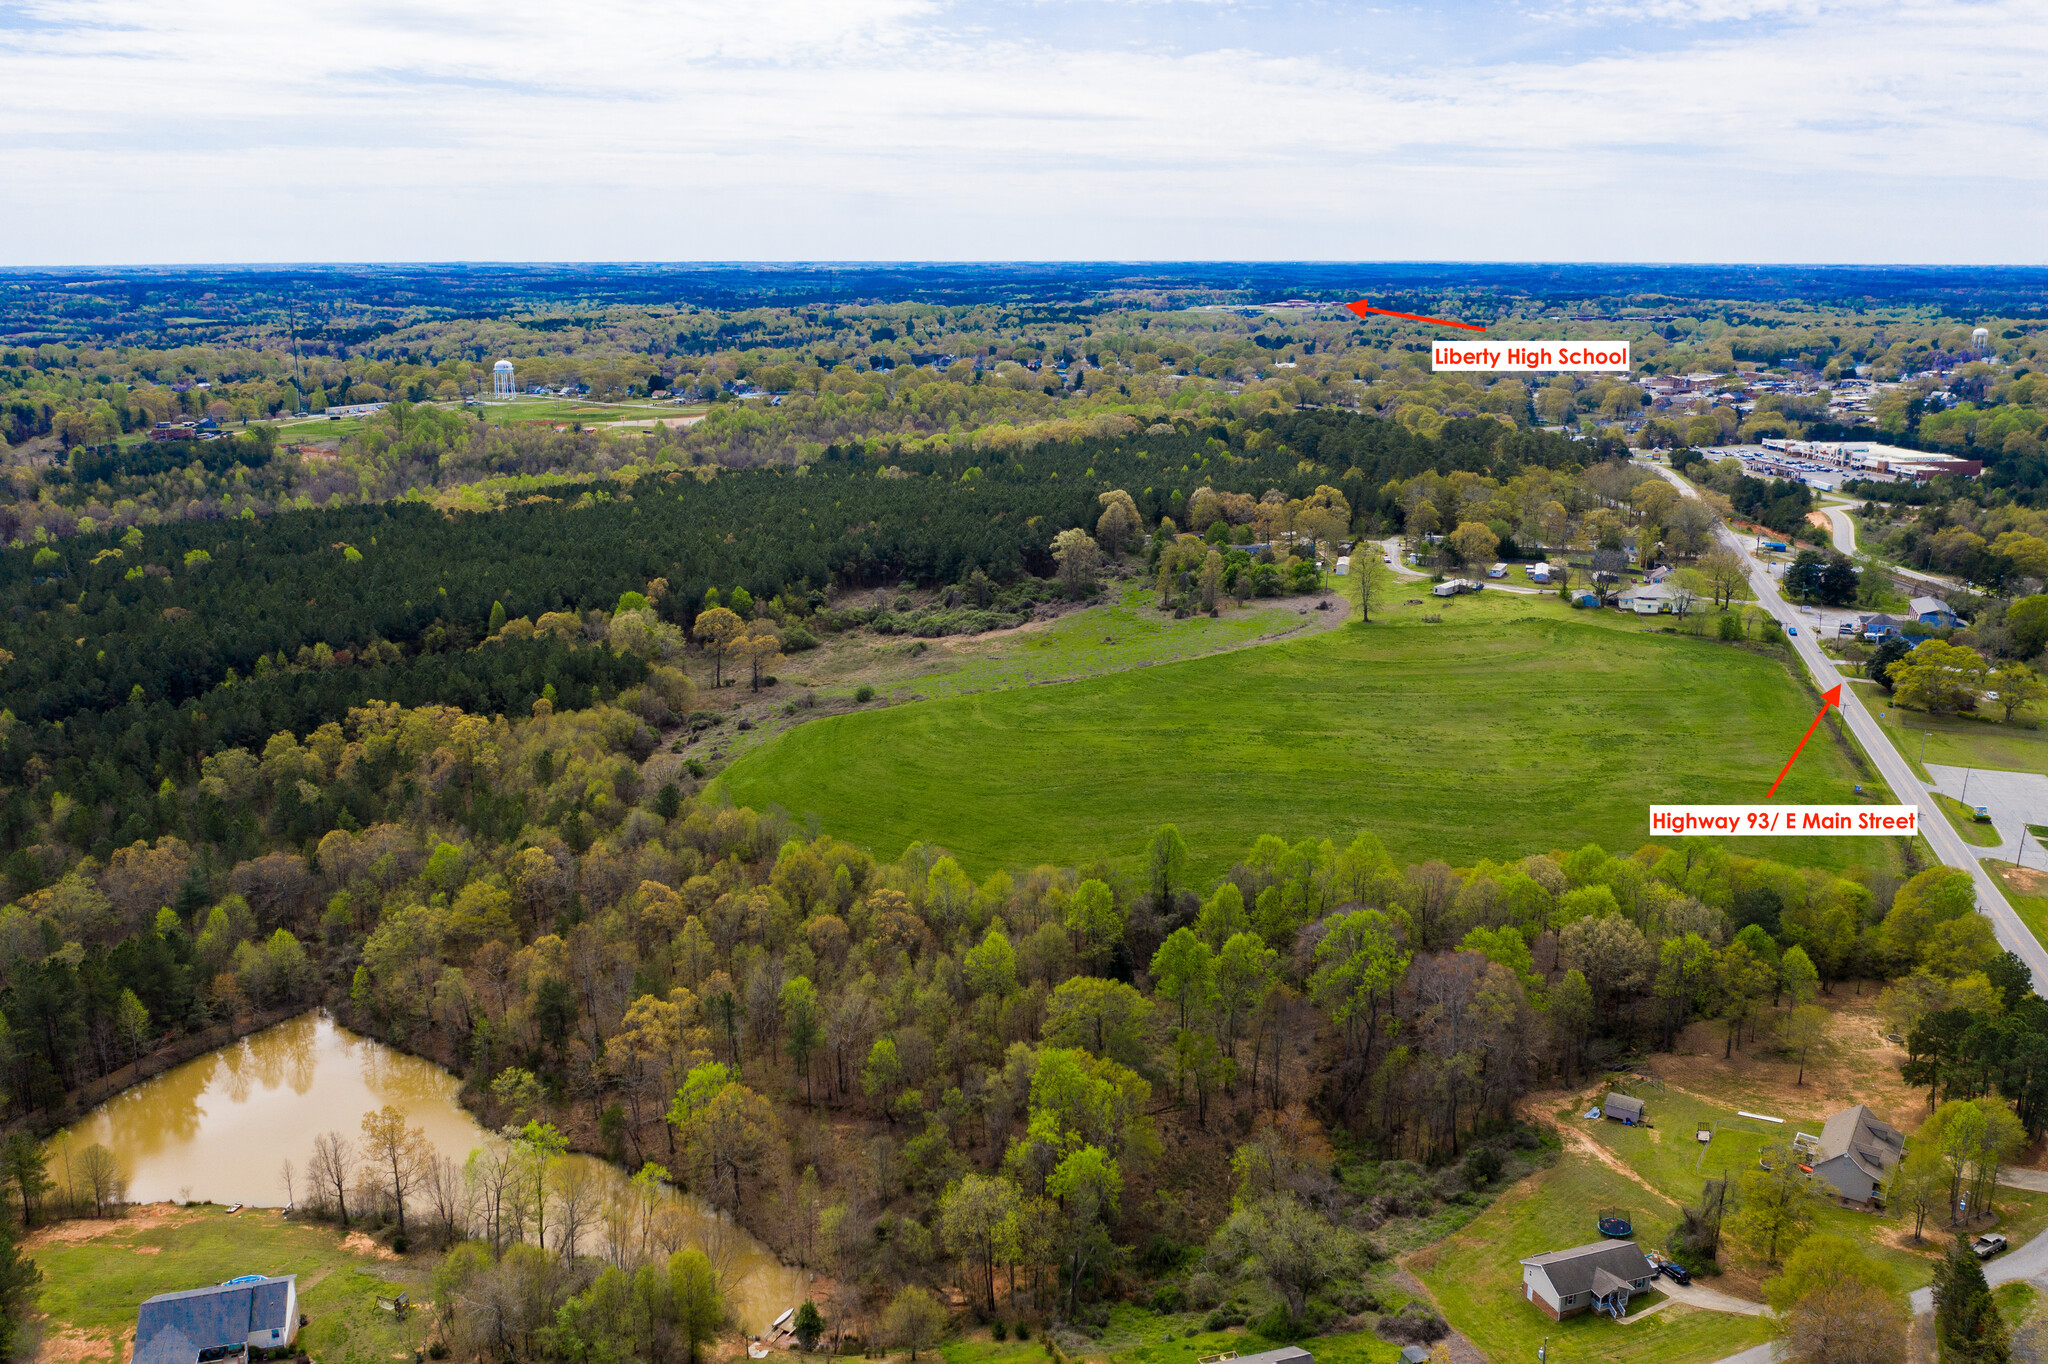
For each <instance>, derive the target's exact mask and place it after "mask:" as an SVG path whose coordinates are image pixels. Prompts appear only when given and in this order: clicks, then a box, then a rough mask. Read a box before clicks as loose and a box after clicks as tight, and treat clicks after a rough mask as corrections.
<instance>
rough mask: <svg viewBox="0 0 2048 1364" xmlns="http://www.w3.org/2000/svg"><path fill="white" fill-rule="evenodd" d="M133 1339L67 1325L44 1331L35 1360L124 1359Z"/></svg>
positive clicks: (66, 1363)
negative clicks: (60, 1329)
mask: <svg viewBox="0 0 2048 1364" xmlns="http://www.w3.org/2000/svg"><path fill="white" fill-rule="evenodd" d="M131 1346H132V1342H131V1341H128V1340H126V1339H123V1340H116V1339H115V1338H114V1337H113V1336H111V1335H108V1334H106V1333H104V1332H100V1331H81V1330H77V1329H75V1328H67V1329H65V1330H62V1331H51V1332H49V1333H48V1334H46V1335H44V1337H43V1338H42V1341H41V1342H40V1343H39V1344H38V1345H37V1346H36V1364H88V1361H92V1360H125V1359H127V1358H128V1352H129V1349H130V1348H131Z"/></svg>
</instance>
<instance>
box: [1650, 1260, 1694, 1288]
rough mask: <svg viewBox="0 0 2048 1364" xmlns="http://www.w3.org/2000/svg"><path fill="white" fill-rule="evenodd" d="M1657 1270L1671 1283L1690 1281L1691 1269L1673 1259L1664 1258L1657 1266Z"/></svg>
mask: <svg viewBox="0 0 2048 1364" xmlns="http://www.w3.org/2000/svg"><path fill="white" fill-rule="evenodd" d="M1657 1272H1658V1273H1659V1274H1662V1275H1663V1276H1664V1277H1665V1278H1667V1279H1669V1280H1671V1282H1673V1283H1691V1282H1692V1271H1691V1270H1689V1269H1687V1268H1686V1267H1685V1266H1684V1265H1682V1264H1679V1263H1677V1262H1676V1261H1673V1260H1666V1261H1665V1262H1664V1263H1663V1264H1661V1265H1658V1266H1657Z"/></svg>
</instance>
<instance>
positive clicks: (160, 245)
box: [0, 0, 2048, 264]
mask: <svg viewBox="0 0 2048 1364" xmlns="http://www.w3.org/2000/svg"><path fill="white" fill-rule="evenodd" d="M1608 9H1609V7H1608V6H1606V5H1605V4H1604V3H1595V4H1591V5H1575V6H1571V7H1570V9H1569V13H1561V14H1559V15H1557V16H1555V17H1554V18H1552V19H1528V18H1526V17H1525V18H1524V19H1523V20H1521V21H1519V22H1520V23H1521V27H1520V28H1517V29H1515V30H1514V31H1513V32H1511V33H1508V34H1507V37H1506V39H1505V40H1503V39H1502V37H1501V32H1500V30H1498V29H1497V28H1488V29H1487V30H1486V31H1485V35H1484V36H1485V37H1486V40H1487V41H1488V43H1490V44H1491V46H1488V47H1487V48H1486V50H1487V51H1488V52H1490V53H1494V54H1496V55H1494V56H1493V57H1491V58H1490V59H1485V60H1482V59H1478V58H1474V57H1472V56H1470V55H1469V51H1468V50H1467V49H1465V48H1461V46H1460V40H1461V36H1462V35H1461V34H1460V33H1459V32H1458V31H1457V30H1456V29H1455V28H1452V29H1450V30H1447V33H1448V36H1447V38H1446V39H1445V40H1444V41H1445V43H1446V45H1445V46H1444V47H1443V48H1442V49H1441V50H1437V51H1423V52H1420V53H1417V54H1416V55H1415V56H1414V58H1412V59H1399V60H1397V59H1394V58H1388V57H1384V56H1370V55H1369V56H1368V57H1367V58H1365V59H1358V58H1353V57H1345V56H1341V55H1337V54H1340V53H1357V52H1366V53H1368V54H1371V53H1372V52H1373V49H1374V47H1375V44H1376V43H1379V42H1381V41H1382V39H1383V38H1384V39H1385V41H1386V42H1388V43H1392V42H1393V41H1394V39H1395V38H1398V39H1399V42H1400V44H1401V45H1402V46H1404V47H1406V46H1409V45H1411V40H1412V39H1413V38H1414V30H1413V29H1412V27H1401V24H1400V23H1397V22H1396V21H1397V20H1400V21H1402V22H1405V21H1406V19H1412V18H1413V15H1408V16H1405V17H1404V16H1399V15H1396V16H1393V17H1392V18H1389V17H1388V16H1385V15H1382V14H1380V13H1379V12H1377V11H1363V10H1358V9H1336V8H1332V7H1327V6H1324V7H1309V6H1304V7H1301V8H1299V9H1296V10H1294V11H1291V12H1290V13H1289V14H1288V15H1287V16H1284V17H1287V18H1290V19H1291V20H1292V21H1293V22H1292V23H1290V24H1275V25H1274V26H1273V29H1272V33H1271V39H1270V41H1268V40H1263V39H1262V37H1261V27H1260V22H1259V15H1258V14H1255V13H1253V12H1252V11H1245V12H1244V13H1243V14H1237V13H1231V14H1227V15H1225V14H1222V11H1221V10H1220V9H1219V7H1217V6H1213V5H1208V4H1199V5H1196V6H1194V7H1187V6H1178V5H1165V4H1139V5H1133V4H1122V5H1117V6H1114V7H1113V8H1110V7H1105V8H1102V9H1096V8H1093V7H1088V6H1067V7H1063V8H1061V9H1059V10H1058V11H1057V12H1055V10H1054V8H1053V7H1051V6H1045V5H1031V4H1026V5H1022V6H1012V7H1007V8H1005V7H1001V6H990V5H986V4H982V5H973V6H969V5H964V4H959V3H940V0H880V2H879V3H847V2H844V0H842V3H814V0H756V3H752V4H749V5H747V6H733V5H729V4H714V3H708V2H707V0H687V3H682V4H660V5H656V4H651V3H644V2H642V0H601V2H600V3H594V4H586V5H584V6H579V7H575V8H573V9H566V8H565V7H560V6H550V5H542V4H538V3H510V4H503V5H484V4H424V5H412V6H396V5H388V6H386V7H384V8H372V9H367V10H366V9H363V8H361V7H359V6H354V5H348V4H341V3H315V4H312V5H307V6H293V7H248V6H241V5H236V4H230V3H226V2H225V0H199V3H196V4H189V5H183V6H176V7H167V6H161V5H144V4H140V3H135V0H85V2H84V3H55V2H54V0H31V3H29V4H27V5H26V6H22V7H18V8H17V10H16V11H14V13H15V15H16V16H17V20H16V23H15V26H14V27H13V28H12V30H11V31H10V32H8V34H7V37H8V38H9V39H10V41H8V42H6V43H5V44H4V45H0V129H4V131H5V133H6V136H5V138H4V140H0V174H4V175H5V177H6V183H8V184H10V185H14V186H24V185H28V186H34V187H36V192H35V195H34V197H33V205H34V206H33V207H32V208H31V209H30V210H29V211H26V212H16V213H13V214H10V215H8V216H7V217H6V218H5V219H0V263H12V264H33V263H63V262H74V261H105V262H116V261H172V260H234V259H267V260H280V259H342V260H359V259H450V258H468V259H618V258H631V259H695V258H709V259H773V258H806V259H850V258H869V259H874V258H884V259H886V258H896V259H902V258H927V257H929V258H953V259H962V258H965V259H986V258H1009V257H1019V258H1046V257H1053V258H1075V257H1080V258H1095V257H1107V258H1217V257H1251V258H1265V259H1274V258H1281V259H1284V258H1290V257H1318V258H1337V259H1376V258H1479V259H1529V258H1538V259H1635V260H1676V259H1691V260H1702V259H1704V260H1758V259H1762V260H1773V259H1797V260H1829V259H1848V260H1958V261H1974V260H2006V261H2023V260H2038V259H2040V256H2041V248H2040V245H2039V243H2040V242H2041V241H2042V239H2043V237H2042V232H2041V229H2042V227H2043V226H2044V225H2048V190H2044V189H2043V188H2041V186H2040V184H2039V178H2038V176H2037V175H2036V174H2035V173H2034V170H2035V168H2036V167H2038V166H2039V165H2041V164H2043V163H2044V159H2048V146H2044V145H2043V144H2044V139H2048V132H2044V129H2048V117H2044V115H2048V108H2044V105H2048V96H2044V94H2043V93H2042V92H2041V90H2040V88H2039V85H2038V81H2037V80H2036V78H2035V77H2034V76H2033V74H2032V73H2033V72H2035V71H2038V70H2039V69H2040V67H2041V64H2042V59H2043V58H2044V57H2048V14H2044V13H2043V12H2042V10H2041V8H2040V7H2039V6H2038V5H2035V4H2030V3H2020V2H2019V0H2008V2H2003V3H1988V4H1977V5H1956V4H1934V3H1922V4H1917V5H1907V6H1903V7H1898V8H1895V9H1892V10H1889V11H1887V12H1886V13H1885V15H1884V17H1883V18H1882V19H1880V20H1873V19H1871V18H1870V17H1869V11H1868V10H1867V8H1865V9H1862V10H1860V11H1859V13H1858V14H1850V13H1847V12H1843V11H1838V10H1835V9H1832V8H1830V7H1827V6H1824V5H1822V4H1820V3H1819V0H1811V2H1810V3H1798V2H1797V0H1787V2H1784V3H1771V2H1770V0H1650V3H1649V4H1648V5H1646V6H1634V7H1631V10H1630V12H1629V14H1628V16H1627V17H1625V18H1623V17H1620V16H1617V15H1610V14H1609V13H1608V12H1607V11H1608ZM1219 15H1220V16H1221V17H1224V18H1228V19H1230V20H1231V21H1232V24H1231V27H1230V28H1229V36H1228V41H1227V42H1226V41H1207V42H1201V43H1197V42H1192V41H1190V37H1191V35H1194V34H1198V33H1202V34H1206V33H1208V32H1210V30H1207V29H1204V28H1202V27H1201V26H1200V24H1198V23H1196V22H1195V21H1196V20H1198V19H1199V20H1202V21H1204V22H1206V21H1207V20H1209V19H1211V18H1215V17H1218V16H1219ZM1133 16H1137V18H1138V19H1139V20H1142V22H1143V24H1144V25H1145V27H1144V28H1141V29H1140V30H1138V31H1139V32H1140V33H1151V34H1154V35H1156V36H1157V38H1158V40H1159V41H1157V42H1152V43H1135V44H1134V43H1132V42H1128V41H1115V42H1111V41H1107V40H1104V41H1100V42H1091V41H1087V40H1086V39H1085V36H1083V35H1085V34H1087V33H1088V32H1089V31H1090V30H1091V28H1096V27H1098V26H1099V24H1101V23H1107V22H1109V21H1110V20H1111V19H1113V20H1114V21H1115V23H1116V24H1118V25H1122V26H1125V27H1119V28H1118V29H1117V30H1116V32H1117V33H1118V34H1128V33H1129V32H1130V31H1131V30H1130V29H1129V28H1128V25H1129V24H1131V23H1132V22H1133ZM1054 19H1058V20H1059V21H1060V22H1058V23H1057V24H1054V23H1053V22H1052V20H1054ZM1239 20H1243V21H1244V22H1238V21H1239ZM1325 20H1327V22H1328V23H1329V25H1330V27H1329V41H1328V42H1327V44H1324V45H1322V46H1320V47H1319V46H1318V45H1317V43H1316V41H1315V39H1316V38H1317V35H1318V33H1319V32H1320V30H1318V29H1317V28H1316V27H1315V25H1316V23H1317V22H1321V21H1325ZM1480 22H1481V21H1480V20H1479V19H1472V20H1468V21H1467V28H1466V29H1465V30H1464V32H1465V33H1469V34H1470V35H1471V36H1472V37H1473V38H1474V39H1475V40H1476V39H1478V38H1479V37H1480V36H1481V30H1480V28H1478V27H1474V25H1478V24H1479V23H1480ZM1502 22H1505V21H1502ZM1304 35H1306V36H1305V37H1304ZM1502 41H1505V46H1502V45H1501V43H1502ZM1565 43H1568V44H1569V50H1565V48H1564V47H1563V46H1561V44H1565ZM1474 50H1476V49H1474ZM1502 52H1506V53H1508V54H1510V55H1508V56H1505V57H1503V56H1500V55H1498V54H1500V53H1502Z"/></svg>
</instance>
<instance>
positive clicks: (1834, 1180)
mask: <svg viewBox="0 0 2048 1364" xmlns="http://www.w3.org/2000/svg"><path fill="white" fill-rule="evenodd" d="M1905 1151H1906V1139H1905V1138H1904V1137H1903V1136H1901V1135H1900V1134H1899V1130H1898V1129H1897V1128H1895V1127H1893V1126H1892V1125H1891V1124H1890V1123H1887V1122H1884V1121H1882V1120H1880V1119H1879V1118H1878V1117H1877V1116H1876V1115H1875V1114H1873V1113H1872V1112H1871V1111H1870V1110H1869V1109H1867V1108H1865V1107H1864V1106H1863V1105H1862V1104H1857V1105H1856V1106H1855V1107H1854V1108H1845V1109H1843V1110H1842V1111H1841V1112H1839V1113H1836V1114H1834V1115H1833V1116H1832V1117H1830V1118H1829V1119H1828V1120H1827V1125H1826V1126H1824V1127H1822V1128H1821V1129H1820V1140H1819V1141H1818V1142H1817V1143H1815V1153H1814V1161H1813V1174H1814V1178H1816V1179H1824V1180H1826V1181H1827V1182H1828V1183H1829V1184H1832V1185H1833V1186H1834V1189H1835V1192H1836V1193H1838V1194H1839V1195H1841V1196H1842V1197H1843V1198H1846V1199H1848V1200H1849V1201H1850V1202H1852V1203H1875V1202H1880V1201H1882V1199H1883V1194H1884V1183H1885V1181H1886V1180H1888V1179H1890V1178H1891V1175H1892V1170H1893V1169H1894V1168H1895V1167H1896V1166H1897V1165H1898V1163H1899V1157H1900V1156H1902V1155H1904V1154H1905Z"/></svg>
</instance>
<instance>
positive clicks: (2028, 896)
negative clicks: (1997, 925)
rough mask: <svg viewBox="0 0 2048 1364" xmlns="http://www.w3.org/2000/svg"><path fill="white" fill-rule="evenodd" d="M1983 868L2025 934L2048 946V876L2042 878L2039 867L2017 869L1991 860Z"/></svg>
mask: <svg viewBox="0 0 2048 1364" xmlns="http://www.w3.org/2000/svg"><path fill="white" fill-rule="evenodd" d="M1984 869H1985V870H1986V871H1988V872H1990V873H1991V879H1992V880H1994V881H1996V882H1998V889H1999V890H2000V891H2001V892H2003V893H2004V895H2005V902H2006V903H2007V904H2009V905H2011V906H2012V912H2013V913H2015V914H2017V915H2019V916H2020V922H2021V923H2023V924H2025V925H2026V926H2027V931H2028V932H2029V933H2032V934H2033V935H2034V937H2035V939H2036V940H2037V941H2039V942H2041V943H2042V944H2044V945H2048V876H2043V875H2042V873H2041V870H2040V869H2039V868H2036V867H2021V866H2018V865H2016V864H2014V863H2011V862H2001V861H1999V860H1998V859H1996V858H1991V857H1987V858H1985V859H1984Z"/></svg>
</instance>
